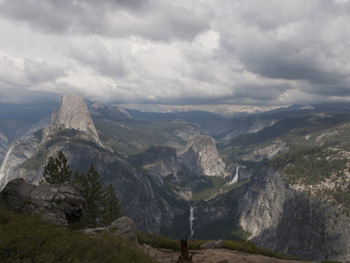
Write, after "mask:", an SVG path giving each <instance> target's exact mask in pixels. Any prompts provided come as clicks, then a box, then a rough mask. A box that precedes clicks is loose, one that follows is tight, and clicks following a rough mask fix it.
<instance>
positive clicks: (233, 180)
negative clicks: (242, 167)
mask: <svg viewBox="0 0 350 263" xmlns="http://www.w3.org/2000/svg"><path fill="white" fill-rule="evenodd" d="M238 170H239V165H238V166H237V169H236V174H235V177H233V179H232V181H231V183H230V184H236V183H237V182H238Z"/></svg>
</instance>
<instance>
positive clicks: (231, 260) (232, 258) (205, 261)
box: [142, 245, 315, 263]
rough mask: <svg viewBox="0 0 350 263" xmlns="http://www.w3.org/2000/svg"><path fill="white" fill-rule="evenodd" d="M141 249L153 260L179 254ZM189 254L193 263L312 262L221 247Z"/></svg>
mask: <svg viewBox="0 0 350 263" xmlns="http://www.w3.org/2000/svg"><path fill="white" fill-rule="evenodd" d="M142 249H143V251H144V252H145V253H147V254H148V255H150V257H151V258H152V259H153V260H155V261H156V262H162V263H175V262H177V259H178V258H179V255H180V252H179V251H174V250H171V249H157V248H153V247H151V246H149V245H143V246H142ZM190 254H192V255H193V263H199V262H201V263H238V262H244V263H313V262H310V261H296V260H284V259H276V258H270V257H266V256H261V255H254V254H247V253H243V252H238V251H233V250H229V249H223V248H220V249H219V248H211V249H200V250H190ZM314 263H315V262H314Z"/></svg>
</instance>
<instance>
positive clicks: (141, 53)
mask: <svg viewBox="0 0 350 263" xmlns="http://www.w3.org/2000/svg"><path fill="white" fill-rule="evenodd" d="M0 35H1V38H0V102H11V103H20V102H28V101H33V100H38V99H45V98H48V97H58V96H59V95H58V94H61V93H67V92H73V93H78V94H81V95H83V96H85V97H86V98H90V99H93V100H98V101H100V102H106V103H151V104H196V105H201V104H213V105H216V104H236V105H241V104H244V105H255V106H256V105H288V104H293V103H315V102H323V101H344V100H345V101H350V2H348V1H347V0H289V1H285V0H264V1H261V0H98V1H97V0H85V1H84V0H0Z"/></svg>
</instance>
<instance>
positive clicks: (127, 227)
mask: <svg viewBox="0 0 350 263" xmlns="http://www.w3.org/2000/svg"><path fill="white" fill-rule="evenodd" d="M83 232H84V233H85V234H89V235H99V234H101V233H107V234H108V235H113V236H122V237H123V238H124V239H126V240H127V241H131V242H133V243H135V244H137V228H136V224H135V222H134V220H132V219H131V218H130V217H127V216H123V217H120V218H118V219H116V220H115V221H113V222H112V224H110V225H109V226H108V227H98V228H88V229H85V230H84V231H83Z"/></svg>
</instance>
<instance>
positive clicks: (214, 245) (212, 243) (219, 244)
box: [200, 240, 224, 249]
mask: <svg viewBox="0 0 350 263" xmlns="http://www.w3.org/2000/svg"><path fill="white" fill-rule="evenodd" d="M223 246H224V242H223V241H222V240H217V241H210V242H207V243H204V244H202V245H200V248H201V249H209V248H222V247H223Z"/></svg>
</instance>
